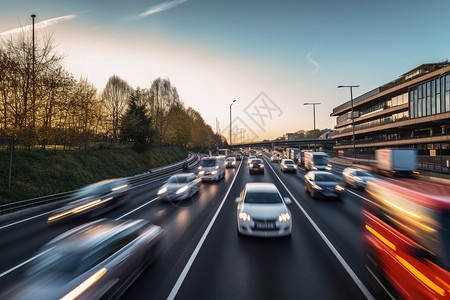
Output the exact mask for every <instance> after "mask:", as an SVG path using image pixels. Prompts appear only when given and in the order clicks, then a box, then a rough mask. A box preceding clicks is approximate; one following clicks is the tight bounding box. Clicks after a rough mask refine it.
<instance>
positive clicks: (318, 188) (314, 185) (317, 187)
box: [313, 184, 322, 190]
mask: <svg viewBox="0 0 450 300" xmlns="http://www.w3.org/2000/svg"><path fill="white" fill-rule="evenodd" d="M313 188H315V189H316V190H322V188H321V187H320V186H318V185H317V184H313Z"/></svg>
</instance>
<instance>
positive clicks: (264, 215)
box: [241, 203, 289, 219]
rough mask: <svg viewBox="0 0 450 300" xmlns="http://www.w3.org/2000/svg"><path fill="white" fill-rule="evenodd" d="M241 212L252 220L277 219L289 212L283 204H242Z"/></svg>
mask: <svg viewBox="0 0 450 300" xmlns="http://www.w3.org/2000/svg"><path fill="white" fill-rule="evenodd" d="M241 211H243V212H245V213H247V214H249V215H250V217H251V218H252V219H277V218H278V216H279V215H281V214H283V213H286V212H289V210H288V209H287V207H286V205H284V203H280V204H256V203H251V204H250V203H244V204H243V205H242V210H241Z"/></svg>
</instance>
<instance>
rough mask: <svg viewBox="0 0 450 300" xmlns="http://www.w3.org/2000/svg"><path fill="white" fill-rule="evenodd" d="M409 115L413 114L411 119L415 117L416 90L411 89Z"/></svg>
mask: <svg viewBox="0 0 450 300" xmlns="http://www.w3.org/2000/svg"><path fill="white" fill-rule="evenodd" d="M409 115H410V116H411V119H414V118H415V116H414V91H413V90H410V91H409Z"/></svg>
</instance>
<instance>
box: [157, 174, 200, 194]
mask: <svg viewBox="0 0 450 300" xmlns="http://www.w3.org/2000/svg"><path fill="white" fill-rule="evenodd" d="M201 183H202V180H201V179H200V178H197V176H196V175H195V174H194V173H187V174H186V173H185V174H177V175H173V176H172V177H170V178H169V180H168V181H167V182H166V184H164V185H163V186H162V187H161V188H160V189H159V190H158V193H157V195H158V197H159V199H161V200H185V199H188V198H191V197H192V196H193V195H195V194H196V193H198V192H199V191H200V185H201Z"/></svg>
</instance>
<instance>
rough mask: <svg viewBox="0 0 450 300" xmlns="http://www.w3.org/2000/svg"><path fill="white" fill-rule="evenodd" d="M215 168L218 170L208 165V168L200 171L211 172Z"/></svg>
mask: <svg viewBox="0 0 450 300" xmlns="http://www.w3.org/2000/svg"><path fill="white" fill-rule="evenodd" d="M214 170H217V169H216V167H207V168H203V167H202V169H201V170H200V171H205V173H209V172H212V171H214Z"/></svg>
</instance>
